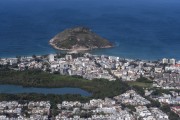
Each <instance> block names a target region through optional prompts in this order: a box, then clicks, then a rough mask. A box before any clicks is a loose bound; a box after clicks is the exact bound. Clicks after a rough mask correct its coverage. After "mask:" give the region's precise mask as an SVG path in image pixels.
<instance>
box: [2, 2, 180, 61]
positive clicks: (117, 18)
mask: <svg viewBox="0 0 180 120" xmlns="http://www.w3.org/2000/svg"><path fill="white" fill-rule="evenodd" d="M76 26H86V27H89V28H91V29H92V30H93V31H94V32H96V33H97V34H99V35H100V36H102V37H104V38H107V39H108V40H110V41H111V42H113V43H114V44H115V45H116V46H115V47H113V48H110V49H96V50H93V51H91V53H93V54H104V55H113V56H119V57H123V58H133V59H137V58H138V59H148V60H154V59H162V58H164V57H166V58H176V59H179V60H180V0H0V57H15V56H19V55H20V56H29V55H33V54H35V55H41V54H49V53H56V52H57V51H56V50H54V49H53V48H52V47H51V46H50V45H49V44H48V41H49V40H50V39H51V38H52V37H53V36H55V35H56V34H57V33H59V32H61V31H63V30H64V29H66V28H71V27H76Z"/></svg>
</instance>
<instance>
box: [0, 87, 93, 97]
mask: <svg viewBox="0 0 180 120" xmlns="http://www.w3.org/2000/svg"><path fill="white" fill-rule="evenodd" d="M0 93H8V94H20V93H37V94H58V95H64V94H80V95H81V96H90V95H91V94H90V93H88V92H87V91H85V90H82V89H80V88H35V87H23V86H19V85H0Z"/></svg>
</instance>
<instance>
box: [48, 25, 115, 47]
mask: <svg viewBox="0 0 180 120" xmlns="http://www.w3.org/2000/svg"><path fill="white" fill-rule="evenodd" d="M49 43H50V45H52V46H53V47H54V48H55V49H59V50H91V49H94V48H109V47H112V46H113V44H112V43H111V42H109V41H108V40H107V39H105V38H102V37H100V36H98V35H97V34H96V33H94V32H92V31H91V30H90V29H89V28H86V27H76V28H70V29H66V30H64V31H63V32H60V33H59V34H57V35H56V36H55V37H54V38H52V39H51V40H50V41H49Z"/></svg>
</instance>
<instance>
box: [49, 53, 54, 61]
mask: <svg viewBox="0 0 180 120" xmlns="http://www.w3.org/2000/svg"><path fill="white" fill-rule="evenodd" d="M53 61H54V55H53V54H50V55H49V62H53Z"/></svg>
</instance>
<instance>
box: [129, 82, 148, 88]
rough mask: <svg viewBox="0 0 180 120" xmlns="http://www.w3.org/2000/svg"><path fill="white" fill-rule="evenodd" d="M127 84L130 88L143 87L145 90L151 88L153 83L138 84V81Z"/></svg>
mask: <svg viewBox="0 0 180 120" xmlns="http://www.w3.org/2000/svg"><path fill="white" fill-rule="evenodd" d="M127 83H128V85H130V86H139V87H143V88H151V87H152V83H144V82H137V81H132V82H127Z"/></svg>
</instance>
